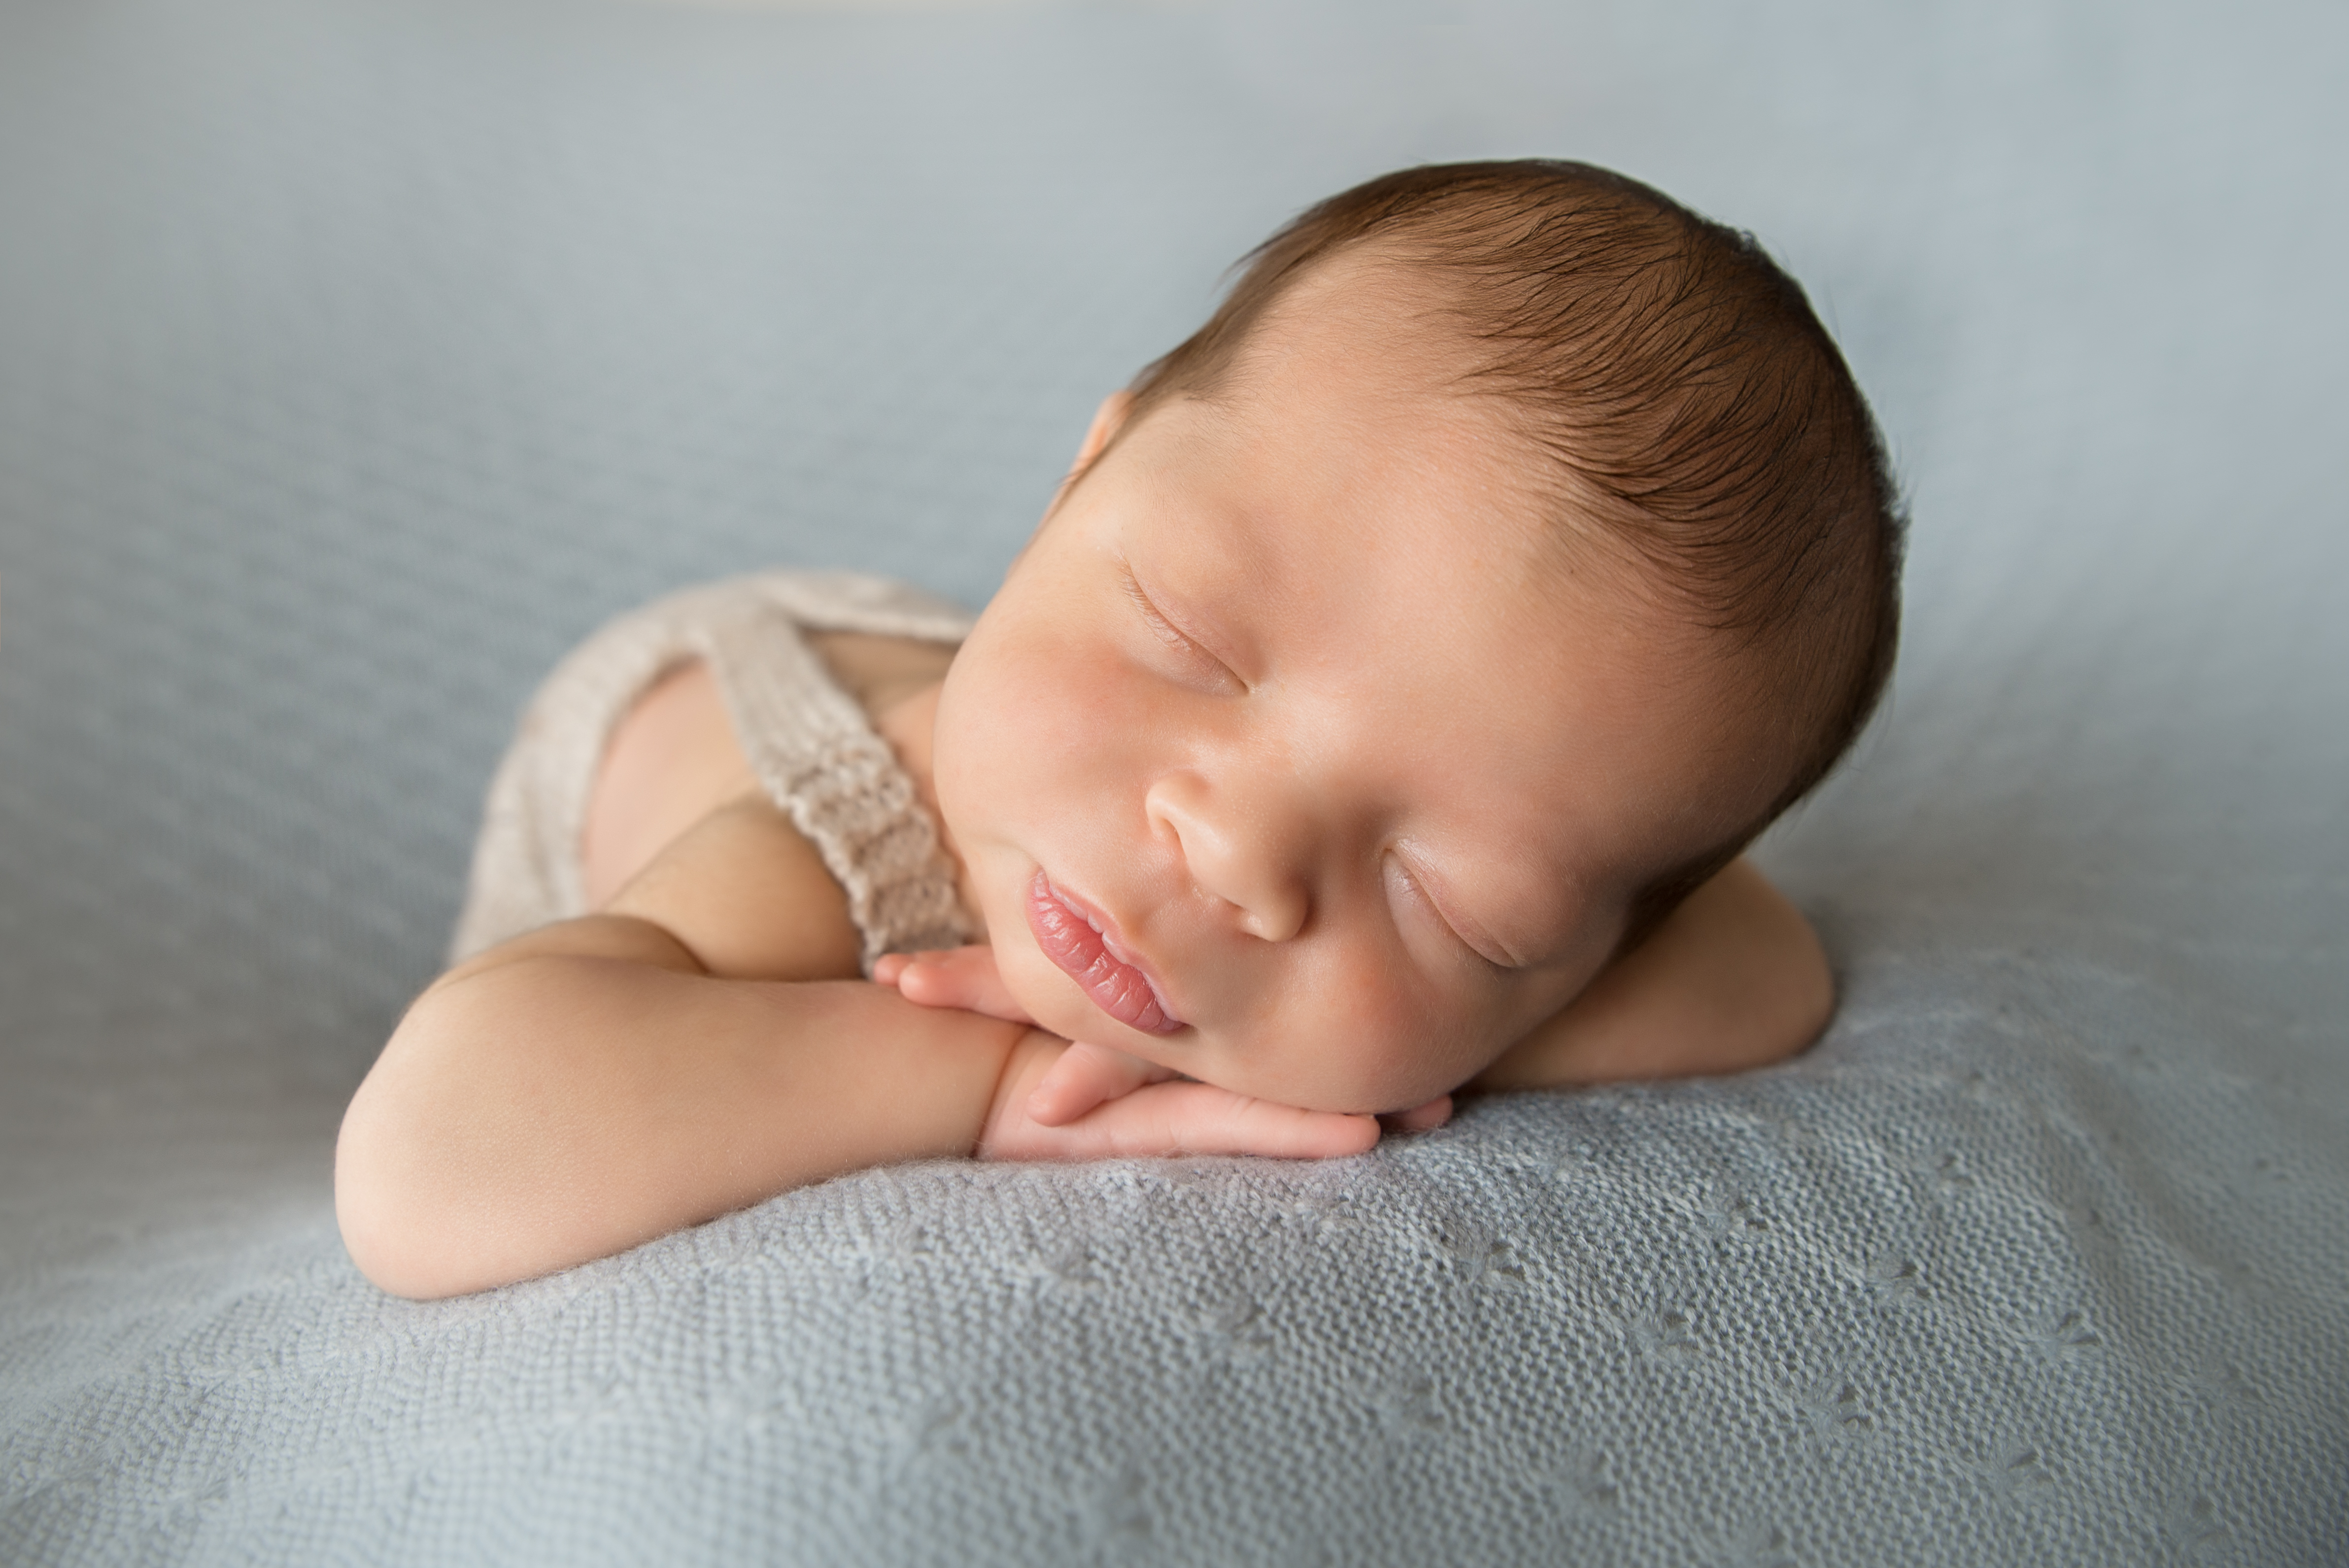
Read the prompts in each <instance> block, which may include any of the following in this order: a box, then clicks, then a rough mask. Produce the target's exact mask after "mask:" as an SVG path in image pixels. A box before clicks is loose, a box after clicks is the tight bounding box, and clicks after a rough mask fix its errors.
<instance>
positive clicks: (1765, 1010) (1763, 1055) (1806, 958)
mask: <svg viewBox="0 0 2349 1568" xmlns="http://www.w3.org/2000/svg"><path fill="white" fill-rule="evenodd" d="M1787 913H1788V914H1789V915H1791V916H1792V919H1789V920H1786V921H1785V922H1784V923H1782V924H1781V926H1780V928H1779V929H1778V930H1777V931H1776V932H1775V933H1774V941H1775V945H1776V946H1777V948H1778V952H1777V953H1776V954H1775V961H1774V962H1773V963H1772V964H1771V965H1770V967H1769V971H1768V976H1767V979H1766V981H1764V988H1763V989H1764V1005H1763V1007H1762V1008H1761V1009H1760V1012H1761V1013H1762V1022H1763V1027H1761V1028H1760V1029H1758V1030H1756V1031H1754V1036H1753V1038H1754V1045H1755V1046H1756V1047H1757V1049H1756V1050H1755V1052H1754V1060H1752V1061H1751V1062H1748V1063H1746V1064H1745V1065H1747V1066H1754V1067H1763V1066H1767V1065H1768V1064H1771V1063H1773V1062H1783V1061H1785V1059H1786V1058H1788V1057H1790V1056H1795V1055H1799V1054H1802V1053H1803V1052H1805V1051H1807V1050H1809V1049H1810V1048H1811V1047H1812V1046H1813V1045H1815V1044H1817V1043H1818V1038H1819V1036H1820V1035H1822V1034H1824V1033H1826V1028H1827V1024H1828V1023H1830V1022H1831V1021H1832V1020H1833V1019H1834V1017H1835V1010H1836V987H1835V971H1834V970H1833V969H1832V968H1830V967H1829V966H1828V963H1827V954H1826V948H1825V947H1824V946H1822V945H1821V944H1820V941H1819V938H1818V933H1817V932H1816V931H1815V930H1813V929H1811V923H1810V921H1808V920H1806V919H1804V918H1803V917H1802V916H1801V915H1800V914H1799V913H1796V912H1795V911H1794V910H1793V909H1791V908H1790V909H1788V910H1787Z"/></svg>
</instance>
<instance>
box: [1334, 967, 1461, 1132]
mask: <svg viewBox="0 0 2349 1568" xmlns="http://www.w3.org/2000/svg"><path fill="white" fill-rule="evenodd" d="M1330 978H1331V980H1332V981H1334V983H1333V984H1332V986H1331V987H1330V993H1329V994H1328V995H1327V996H1326V997H1325V998H1324V999H1323V1006H1322V1010H1321V1011H1322V1017H1323V1019H1324V1023H1323V1025H1322V1027H1321V1028H1319V1029H1317V1030H1314V1031H1313V1032H1312V1033H1313V1034H1314V1035H1315V1036H1317V1037H1318V1038H1317V1039H1316V1049H1315V1051H1314V1053H1313V1054H1314V1055H1315V1056H1317V1057H1318V1058H1319V1061H1318V1063H1317V1066H1318V1068H1319V1075H1320V1076H1321V1077H1322V1078H1323V1079H1324V1080H1325V1081H1326V1082H1328V1083H1329V1085H1330V1087H1331V1088H1332V1089H1333V1090H1338V1091H1339V1092H1340V1095H1341V1096H1342V1098H1343V1099H1344V1100H1345V1102H1346V1103H1345V1104H1344V1105H1342V1106H1335V1105H1333V1106H1331V1107H1330V1108H1335V1109H1347V1110H1378V1111H1395V1110H1408V1109H1410V1108H1411V1107H1412V1106H1417V1105H1420V1104H1422V1103H1423V1102H1425V1101H1427V1100H1430V1099H1433V1098H1434V1097H1435V1096H1438V1095H1441V1094H1445V1093H1448V1092H1449V1091H1450V1090H1452V1089H1453V1088H1454V1087H1456V1086H1457V1085H1459V1084H1461V1083H1462V1082H1463V1081H1464V1080H1465V1079H1467V1078H1468V1077H1470V1076H1471V1075H1474V1074H1475V1071H1476V1067H1477V1066H1478V1065H1481V1064H1468V1063H1466V1061H1465V1058H1466V1057H1467V1056H1468V1055H1470V1054H1474V1044H1473V1042H1472V1041H1470V1040H1469V1038H1468V1033H1469V1032H1468V1031H1467V1030H1465V1029H1464V1027H1463V1021H1462V1020H1461V1019H1460V1018H1459V1017H1458V1016H1457V1015H1456V1011H1455V1010H1453V1009H1447V1008H1446V1007H1444V1005H1442V999H1440V998H1437V997H1433V996H1431V995H1430V994H1428V993H1427V992H1426V991H1425V990H1423V989H1422V988H1420V987H1416V986H1414V985H1413V984H1411V983H1409V982H1408V981H1405V980H1404V979H1402V978H1401V977H1399V976H1398V974H1397V972H1396V969H1395V966H1393V965H1392V964H1387V963H1380V962H1375V961H1365V962H1361V963H1353V964H1349V965H1347V966H1345V969H1344V971H1342V972H1340V973H1338V974H1333V975H1332V976H1331V977H1330Z"/></svg>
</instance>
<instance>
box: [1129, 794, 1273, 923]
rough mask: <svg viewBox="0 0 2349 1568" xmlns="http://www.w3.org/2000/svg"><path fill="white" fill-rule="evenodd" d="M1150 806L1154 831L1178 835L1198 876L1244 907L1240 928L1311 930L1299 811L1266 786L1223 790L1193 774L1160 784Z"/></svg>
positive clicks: (1203, 885)
mask: <svg viewBox="0 0 2349 1568" xmlns="http://www.w3.org/2000/svg"><path fill="white" fill-rule="evenodd" d="M1145 810H1146V811H1147V813H1148V815H1149V817H1150V825H1151V827H1152V829H1153V830H1154V831H1156V832H1163V833H1167V834H1171V835H1173V836H1174V842H1175V843H1176V845H1178V846H1180V847H1181V850H1182V853H1183V863H1184V866H1185V868H1186V869H1187V870H1188V871H1189V872H1190V874H1191V880H1192V882H1193V883H1194V884H1195V885H1196V886H1197V887H1198V888H1199V889H1200V890H1201V891H1202V892H1205V893H1207V894H1210V895H1212V896H1213V897H1215V898H1220V899H1222V900H1223V901H1224V902H1225V903H1226V904H1229V905H1231V906H1232V907H1233V909H1237V911H1238V912H1239V928H1240V929H1242V930H1244V931H1246V932H1247V934H1248V935H1250V936H1252V937H1257V938H1260V939H1262V940H1265V941H1268V942H1285V941H1287V940H1288V939H1289V938H1291V937H1293V936H1295V935H1296V934H1297V933H1298V932H1299V931H1300V930H1302V929H1305V919H1306V916H1307V915H1308V914H1309V913H1310V912H1311V909H1312V898H1311V895H1310V892H1309V888H1308V886H1307V882H1306V878H1305V877H1304V876H1303V874H1302V864H1301V858H1300V855H1299V851H1300V849H1301V848H1302V843H1301V841H1302V838H1303V833H1302V831H1301V825H1300V824H1299V823H1298V822H1296V821H1294V820H1292V816H1293V814H1291V813H1288V812H1285V811H1283V810H1281V809H1280V808H1279V806H1278V804H1277V803H1275V802H1273V801H1271V800H1268V799H1265V798H1261V796H1260V794H1259V792H1249V793H1248V794H1246V795H1243V794H1240V793H1239V792H1237V791H1233V790H1218V789H1216V788H1214V787H1212V786H1210V785H1209V784H1208V783H1207V781H1206V780H1205V779H1203V778H1201V777H1199V776H1198V775H1197V774H1187V773H1185V774H1168V775H1167V776H1165V777H1164V778H1162V779H1160V780H1159V781H1158V782H1157V783H1156V784H1153V785H1152V786H1151V788H1150V794H1149V797H1148V799H1147V801H1146V803H1145Z"/></svg>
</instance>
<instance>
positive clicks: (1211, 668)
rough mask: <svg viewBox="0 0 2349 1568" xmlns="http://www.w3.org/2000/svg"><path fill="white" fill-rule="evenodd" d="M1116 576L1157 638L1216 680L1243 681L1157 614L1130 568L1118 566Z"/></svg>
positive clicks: (1156, 609)
mask: <svg viewBox="0 0 2349 1568" xmlns="http://www.w3.org/2000/svg"><path fill="white" fill-rule="evenodd" d="M1118 578H1119V582H1120V585H1121V586H1122V587H1123V588H1124V589H1125V597H1128V598H1130V599H1132V600H1133V605H1134V608H1136V609H1137V610H1139V611H1141V613H1142V619H1143V624H1144V625H1146V626H1148V627H1149V628H1150V629H1151V631H1152V632H1153V633H1154V635H1155V636H1156V637H1157V639H1158V640H1159V641H1161V642H1163V643H1164V644H1165V645H1166V646H1167V647H1168V648H1171V649H1174V651H1175V652H1177V653H1179V654H1181V655H1182V656H1183V657H1184V658H1185V659H1189V660H1190V661H1192V662H1193V663H1195V664H1196V665H1197V666H1198V667H1199V668H1200V669H1201V670H1204V671H1206V672H1207V673H1209V674H1211V675H1213V676H1214V677H1215V678H1216V680H1221V681H1226V682H1229V683H1231V684H1233V685H1236V686H1237V685H1243V684H1245V683H1244V682H1242V681H1241V680H1240V679H1239V677H1238V676H1237V675H1235V674H1233V673H1232V670H1231V667H1230V666H1229V665H1227V664H1226V663H1225V662H1224V661H1223V660H1222V659H1217V658H1216V656H1215V655H1214V654H1212V653H1209V652H1208V651H1207V650H1206V649H1204V648H1201V647H1200V646H1199V645H1198V644H1197V643H1196V642H1194V641H1193V640H1192V639H1190V638H1188V637H1185V635H1184V634H1183V631H1182V628H1179V627H1177V626H1176V625H1175V624H1174V622H1173V621H1170V620H1168V619H1167V618H1165V616H1164V615H1162V614H1161V613H1159V609H1158V607H1157V606H1156V605H1154V604H1153V603H1151V602H1150V596H1149V595H1148V594H1146V593H1144V592H1143V591H1142V584H1141V583H1140V582H1139V581H1137V580H1136V579H1135V577H1134V575H1133V568H1131V567H1128V566H1120V567H1119V568H1118Z"/></svg>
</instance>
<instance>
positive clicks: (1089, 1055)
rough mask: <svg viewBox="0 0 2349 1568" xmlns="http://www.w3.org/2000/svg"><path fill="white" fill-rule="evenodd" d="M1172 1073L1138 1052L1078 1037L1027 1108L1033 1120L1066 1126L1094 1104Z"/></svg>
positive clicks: (1052, 1067)
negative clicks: (1077, 1040)
mask: <svg viewBox="0 0 2349 1568" xmlns="http://www.w3.org/2000/svg"><path fill="white" fill-rule="evenodd" d="M1172 1076H1173V1074H1172V1073H1170V1072H1169V1071H1168V1070H1167V1069H1166V1068H1164V1067H1161V1066H1159V1065H1157V1064H1155V1063H1152V1062H1145V1061H1143V1059H1142V1058H1141V1057H1139V1056H1133V1055H1129V1054H1126V1053H1125V1052H1123V1051H1112V1050H1111V1049H1110V1048H1109V1047H1108V1046H1106V1045H1088V1044H1084V1043H1083V1042H1082V1041H1079V1042H1077V1043H1075V1044H1071V1046H1070V1047H1069V1048H1068V1049H1067V1050H1066V1051H1063V1052H1061V1059H1060V1060H1059V1061H1057V1062H1055V1063H1053V1064H1052V1066H1051V1069H1050V1071H1049V1072H1047V1073H1046V1074H1045V1075H1044V1081H1043V1082H1042V1083H1040V1084H1039V1085H1036V1090H1035V1092H1034V1093H1033V1094H1031V1095H1030V1096H1028V1104H1027V1106H1026V1109H1027V1112H1028V1116H1029V1119H1030V1120H1031V1121H1034V1122H1037V1123H1039V1124H1040V1125H1042V1126H1044V1127H1063V1126H1066V1125H1067V1124H1068V1123H1070V1122H1072V1121H1075V1120H1076V1119H1077V1118H1078V1117H1079V1116H1083V1115H1084V1114H1085V1113H1086V1112H1088V1111H1090V1110H1092V1108H1093V1107H1094V1106H1099V1105H1102V1104H1103V1103H1105V1102H1107V1101H1110V1100H1114V1099H1117V1098H1119V1097H1120V1096H1125V1095H1130V1094H1132V1093H1133V1091H1134V1090H1136V1089H1138V1088H1140V1087H1142V1086H1143V1085H1144V1084H1154V1083H1157V1082H1159V1081H1161V1080H1162V1079H1164V1078H1168V1077H1172Z"/></svg>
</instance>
